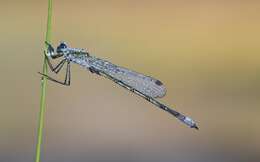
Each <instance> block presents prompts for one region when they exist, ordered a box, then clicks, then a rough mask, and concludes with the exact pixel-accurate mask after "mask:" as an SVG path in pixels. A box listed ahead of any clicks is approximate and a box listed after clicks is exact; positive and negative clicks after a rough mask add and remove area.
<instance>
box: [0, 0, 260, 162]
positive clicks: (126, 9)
mask: <svg viewBox="0 0 260 162" xmlns="http://www.w3.org/2000/svg"><path fill="white" fill-rule="evenodd" d="M46 19H47V0H44V1H32V0H24V1H18V0H16V1H15V0H12V1H11V0H10V1H1V2H0V20H1V22H0V24H1V27H0V29H1V30H0V49H1V60H2V61H1V64H0V72H1V77H0V82H1V84H0V89H1V92H0V112H1V113H0V161H1V162H33V161H34V154H35V145H36V136H37V134H36V130H37V119H38V112H39V102H40V101H39V99H40V76H39V75H38V74H37V72H38V71H41V70H42V63H43V62H42V61H43V47H44V38H45V31H46ZM52 29H53V34H52V43H53V45H55V46H56V45H57V44H58V43H59V41H61V40H65V41H67V43H68V44H70V45H71V46H73V47H80V48H87V49H88V51H89V52H90V53H91V54H93V55H96V56H98V57H100V58H104V59H107V60H109V61H110V62H113V63H115V64H118V65H121V66H124V67H128V68H130V69H133V70H135V71H139V72H142V73H144V74H147V75H150V76H153V77H155V78H158V79H160V80H161V81H162V82H163V83H164V84H165V86H166V87H167V95H166V96H165V97H164V98H162V99H160V101H162V102H163V103H166V104H167V105H169V106H171V107H172V108H174V109H176V110H178V111H180V112H182V113H184V114H186V115H188V116H190V117H192V118H193V119H194V120H195V121H196V122H197V123H198V126H199V127H200V130H199V131H196V130H194V129H189V128H188V127H186V126H185V125H183V124H181V123H180V122H179V121H177V120H176V119H175V118H174V117H172V116H171V115H169V114H168V113H166V112H164V111H161V110H159V109H157V108H156V107H155V106H153V105H151V104H150V103H148V102H147V101H145V100H143V99H142V98H140V97H138V96H136V95H134V94H132V93H130V92H128V91H126V90H125V89H123V88H121V87H119V86H117V85H115V84H114V83H112V82H111V81H109V80H106V79H104V78H100V77H99V76H97V75H93V74H91V73H90V72H88V71H86V70H84V69H82V68H81V67H79V66H78V65H72V85H71V86H70V87H63V86H61V85H58V84H55V83H53V82H48V87H47V108H46V113H45V115H46V118H45V119H46V120H45V131H44V141H43V154H42V162H47V161H48V162H82V161H89V162H107V161H111V162H151V161H152V162H172V161H174V162H188V161H192V162H219V161H222V162H259V161H260V155H259V153H260V151H259V150H260V140H259V137H260V128H259V124H260V117H259V116H260V110H259V108H260V73H259V72H260V55H259V54H260V46H259V43H260V31H259V29H260V2H259V1H253V0H252V1H250V0H249V1H232V0H230V1H211V0H200V1H191V0H190V1H188V0H187V1H164V0H162V1H137V0H131V1H130V0H129V1H124V0H123V1H122V0H121V1H120V0H109V1H83V0H82V1H80V0H74V1H68V0H66V1H64V0H63V1H58V0H57V1H55V0H54V4H53V28H52ZM55 77H56V78H59V79H63V77H64V73H63V74H60V75H59V76H55Z"/></svg>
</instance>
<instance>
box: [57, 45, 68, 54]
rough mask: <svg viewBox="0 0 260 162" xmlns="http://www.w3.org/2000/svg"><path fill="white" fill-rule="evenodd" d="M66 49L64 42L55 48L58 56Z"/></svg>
mask: <svg viewBox="0 0 260 162" xmlns="http://www.w3.org/2000/svg"><path fill="white" fill-rule="evenodd" d="M67 48H68V46H67V44H66V43H65V42H61V43H60V45H59V46H58V47H57V49H56V51H57V53H59V54H63V53H64V51H65V50H66V49H67Z"/></svg>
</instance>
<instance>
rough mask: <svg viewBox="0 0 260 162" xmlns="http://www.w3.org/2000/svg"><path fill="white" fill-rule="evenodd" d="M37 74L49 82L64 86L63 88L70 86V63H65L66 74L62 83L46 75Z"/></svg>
mask: <svg viewBox="0 0 260 162" xmlns="http://www.w3.org/2000/svg"><path fill="white" fill-rule="evenodd" d="M38 73H39V74H41V75H42V76H45V77H46V78H47V79H48V80H51V81H53V82H55V83H59V84H61V85H65V86H69V85H70V80H71V74H70V62H67V67H66V74H65V80H64V82H61V81H58V80H56V79H54V78H52V77H50V76H48V75H45V74H42V73H40V72H38Z"/></svg>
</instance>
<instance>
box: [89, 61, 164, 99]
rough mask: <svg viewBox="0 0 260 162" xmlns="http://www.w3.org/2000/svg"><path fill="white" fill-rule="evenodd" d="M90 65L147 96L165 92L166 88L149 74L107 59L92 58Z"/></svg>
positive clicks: (154, 96) (159, 95)
mask: <svg viewBox="0 0 260 162" xmlns="http://www.w3.org/2000/svg"><path fill="white" fill-rule="evenodd" d="M91 65H92V66H93V67H94V68H95V69H96V70H98V71H101V72H103V73H105V74H108V75H109V76H112V77H113V78H115V79H117V80H120V81H122V82H123V83H125V84H126V85H128V86H130V87H132V88H134V89H136V90H138V91H140V92H141V93H143V94H145V95H147V96H149V97H152V98H161V97H163V96H164V95H165V94H166V88H165V86H164V85H163V83H162V82H161V81H159V80H157V79H155V78H152V77H150V76H146V75H143V74H140V73H138V72H135V71H132V70H129V69H127V68H124V67H120V66H117V65H114V64H112V63H110V62H108V61H105V60H103V59H98V58H95V59H93V60H92V61H91Z"/></svg>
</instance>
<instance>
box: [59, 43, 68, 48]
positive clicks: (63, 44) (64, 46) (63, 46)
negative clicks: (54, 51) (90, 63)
mask: <svg viewBox="0 0 260 162" xmlns="http://www.w3.org/2000/svg"><path fill="white" fill-rule="evenodd" d="M58 48H60V49H63V48H67V45H66V44H65V43H63V42H62V43H61V44H60V45H59V47H58Z"/></svg>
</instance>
